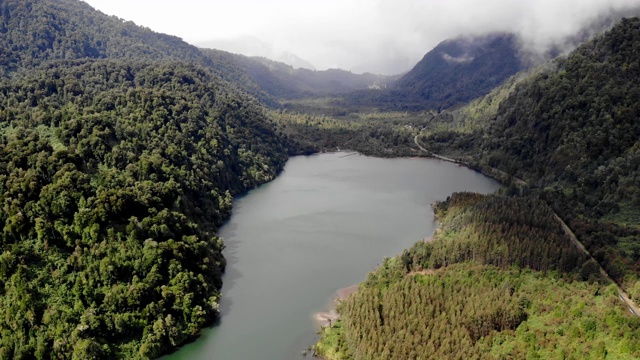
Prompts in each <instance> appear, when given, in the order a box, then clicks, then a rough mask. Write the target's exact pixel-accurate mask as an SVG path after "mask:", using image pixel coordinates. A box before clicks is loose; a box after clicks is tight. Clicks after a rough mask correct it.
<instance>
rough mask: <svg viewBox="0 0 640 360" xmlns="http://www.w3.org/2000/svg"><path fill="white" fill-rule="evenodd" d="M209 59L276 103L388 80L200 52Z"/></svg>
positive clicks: (360, 87) (340, 92)
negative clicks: (237, 72) (230, 67)
mask: <svg viewBox="0 0 640 360" xmlns="http://www.w3.org/2000/svg"><path fill="white" fill-rule="evenodd" d="M202 51H203V53H205V54H207V55H208V56H209V58H210V59H220V58H224V59H227V60H228V61H229V62H232V63H233V64H234V65H235V66H236V67H238V68H240V69H242V71H243V72H245V73H246V75H247V76H248V77H249V78H250V79H251V81H253V82H255V83H256V84H257V85H258V86H260V88H261V89H263V90H264V91H265V92H267V93H268V94H269V95H271V96H272V97H274V98H276V99H299V98H304V97H320V96H337V95H340V94H345V93H348V92H351V91H354V90H358V89H367V88H370V87H375V86H380V84H385V83H386V82H387V81H389V79H391V78H390V77H386V76H381V75H374V74H354V73H351V72H348V71H345V70H340V69H330V70H323V71H317V70H309V69H295V68H294V67H293V66H291V65H287V64H285V63H282V62H278V61H273V60H270V59H267V58H264V57H248V56H244V55H238V54H231V53H228V52H224V51H221V50H212V49H203V50H202Z"/></svg>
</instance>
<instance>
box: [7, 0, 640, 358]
mask: <svg viewBox="0 0 640 360" xmlns="http://www.w3.org/2000/svg"><path fill="white" fill-rule="evenodd" d="M639 5H640V4H639ZM639 8H640V7H638V6H636V7H634V8H633V9H634V10H633V11H632V10H621V9H619V10H618V11H613V10H612V11H611V12H609V13H607V14H603V15H602V16H599V17H597V19H596V20H594V22H593V24H591V25H589V26H587V27H585V28H584V29H582V30H581V31H578V32H575V33H574V34H571V36H570V37H569V38H567V39H566V42H565V43H563V44H564V45H563V46H562V47H560V46H558V47H557V48H549V49H548V51H547V52H543V53H540V54H538V55H539V56H538V57H535V56H532V54H531V53H529V52H527V51H530V49H529V48H527V47H526V44H524V43H523V42H524V39H525V38H524V37H523V35H522V34H516V33H510V32H500V31H489V32H483V33H478V34H466V35H465V36H458V37H453V38H450V39H446V40H442V41H441V42H440V43H438V44H436V45H435V46H434V47H433V49H431V50H430V51H429V52H427V53H426V54H425V55H424V56H423V58H422V60H420V61H419V62H418V63H417V64H415V66H414V67H413V68H412V69H410V70H409V71H407V72H406V73H403V74H398V75H394V76H389V75H384V76H383V75H375V74H370V73H363V74H355V73H352V72H349V71H345V70H340V69H327V70H310V69H304V68H294V67H293V66H291V65H287V64H284V63H280V62H277V61H273V60H270V59H266V58H261V57H251V56H245V55H239V54H233V53H229V52H225V51H221V50H216V49H203V48H198V47H195V46H193V45H190V44H189V43H187V42H185V41H183V40H182V39H181V38H179V37H177V36H173V35H166V34H161V33H157V32H154V31H153V30H151V29H149V28H146V27H142V26H138V25H136V24H135V23H133V22H131V21H127V20H124V19H120V18H118V17H116V16H108V15H105V14H103V13H101V12H99V11H97V10H95V9H94V8H93V7H92V6H90V5H89V4H87V3H85V2H83V1H79V0H3V1H1V2H0V225H1V226H2V232H0V310H1V311H0V313H1V314H2V316H0V358H1V359H153V358H159V357H163V356H166V358H168V359H181V358H200V359H207V358H216V359H235V358H246V359H254V358H255V359H257V358H268V359H294V358H300V357H302V356H306V357H311V356H312V355H313V354H314V353H316V354H318V355H321V356H323V357H324V358H326V359H327V360H337V359H431V358H465V359H507V358H508V359H535V358H544V359H547V358H550V359H551V358H558V359H559V358H565V359H578V358H594V359H596V358H598V359H608V358H611V359H636V358H639V357H640V342H638V340H637V336H635V335H636V334H637V332H638V331H639V330H640V318H639V317H638V316H637V314H638V310H637V305H635V304H638V303H639V302H640V210H639V209H640V155H639V154H640V151H639V149H640V142H639V141H638V139H639V138H640V125H639V124H640V122H639V121H638V120H639V119H640V86H639V85H638V81H637V80H638V79H639V78H640V67H639V66H638V64H639V63H640V19H639V18H638V17H634V15H637V14H638V13H640V12H639V11H638V9H639ZM585 26H586V25H585ZM567 44H569V45H571V46H569V45H567ZM527 49H528V50H527ZM425 158H431V159H425ZM498 183H499V184H500V185H499V184H498ZM480 193H481V194H483V195H481V194H480ZM434 216H435V219H437V224H438V226H439V227H440V230H439V231H438V232H437V233H436V234H434V237H433V240H431V241H427V242H425V241H422V239H424V238H425V237H427V236H428V235H429V234H431V233H432V232H433V231H434V229H435V227H436V221H435V220H434ZM576 244H578V246H576ZM353 284H359V285H358V290H357V291H355V292H354V293H353V294H351V295H350V296H348V297H346V298H345V299H344V300H343V301H341V302H340V303H339V304H338V306H337V309H336V310H337V312H338V313H339V314H340V320H338V321H333V322H332V323H331V324H330V325H329V326H324V327H323V328H322V329H321V330H320V329H318V328H314V323H313V321H312V320H311V316H312V314H313V313H315V312H318V311H322V310H324V307H326V306H327V303H330V302H331V299H330V298H331V296H332V294H333V293H334V292H335V291H336V290H338V289H340V288H343V287H346V286H350V285H353ZM621 299H622V300H624V301H621ZM318 330H320V334H319V337H320V339H319V342H318V343H317V344H316V345H315V346H314V345H313V343H315V342H316V341H317V340H318V335H317V334H316V331H318ZM302 352H304V354H302ZM167 354H169V355H167ZM163 358H164V357H163Z"/></svg>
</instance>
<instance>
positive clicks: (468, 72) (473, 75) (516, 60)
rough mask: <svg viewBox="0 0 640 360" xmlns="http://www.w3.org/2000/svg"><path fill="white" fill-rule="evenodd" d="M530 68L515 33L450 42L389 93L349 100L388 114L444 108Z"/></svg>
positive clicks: (369, 93)
mask: <svg viewBox="0 0 640 360" xmlns="http://www.w3.org/2000/svg"><path fill="white" fill-rule="evenodd" d="M524 68H525V64H524V63H523V62H522V60H521V59H520V56H519V50H518V43H517V39H516V36H515V35H513V34H491V35H486V36H479V37H462V38H457V39H453V40H446V41H443V42H442V43H440V44H439V45H438V46H436V47H435V48H434V49H433V50H431V51H430V52H428V53H427V54H426V55H425V56H424V58H422V60H420V62H418V64H416V66H414V67H413V69H412V70H411V71H409V72H408V73H406V74H405V75H403V76H402V77H401V78H400V79H399V80H398V81H396V82H395V83H393V84H392V85H390V86H389V87H388V88H387V89H383V90H380V91H361V92H356V93H354V94H351V95H350V96H348V97H347V99H348V101H349V102H351V103H353V104H356V105H358V104H360V105H371V106H380V107H382V108H386V109H406V110H421V109H445V108H449V107H452V106H455V105H458V104H462V103H465V102H468V101H470V100H473V99H475V98H478V97H481V96H483V95H486V94H487V93H489V92H490V91H491V90H492V89H493V88H495V87H496V86H498V85H499V84H501V83H502V82H503V81H504V80H506V79H507V78H509V77H510V76H512V75H514V74H515V73H517V72H518V71H521V70H523V69H524Z"/></svg>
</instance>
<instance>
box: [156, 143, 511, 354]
mask: <svg viewBox="0 0 640 360" xmlns="http://www.w3.org/2000/svg"><path fill="white" fill-rule="evenodd" d="M498 188H499V184H498V183H497V182H496V181H494V180H492V179H490V178H487V177H485V176H483V175H481V174H479V173H476V172H474V171H472V170H469V169H466V168H464V167H460V166H457V165H455V164H451V163H447V162H443V161H441V160H431V159H378V158H371V157H365V156H361V155H357V154H356V155H352V154H347V153H333V154H321V155H314V156H306V157H294V158H292V159H290V160H289V162H288V163H287V165H286V167H285V169H284V172H283V173H282V174H281V175H280V176H279V177H278V178H277V179H275V180H274V181H272V182H271V183H269V184H266V185H263V186H261V187H260V188H258V189H256V190H253V191H251V192H250V193H249V194H247V195H245V196H243V197H241V198H238V199H236V201H235V202H234V207H233V215H232V216H231V218H230V220H229V222H228V223H227V224H226V225H225V226H223V227H222V228H221V229H220V235H221V236H222V237H223V238H224V239H225V243H226V246H227V248H226V250H225V252H224V255H225V257H226V259H227V263H228V264H227V271H226V274H225V275H224V278H223V281H224V285H223V287H222V301H221V312H222V320H221V323H220V325H219V326H216V327H213V328H210V329H206V330H204V331H203V334H202V336H201V337H200V338H199V339H198V340H197V341H195V342H193V343H191V344H188V345H186V346H184V347H183V348H181V349H180V350H179V351H177V352H175V353H174V354H171V355H169V356H166V357H164V358H162V359H163V360H176V359H188V360H192V359H193V360H198V359H215V360H254V359H263V360H280V359H282V360H289V359H302V358H303V356H302V354H301V352H302V351H303V350H304V349H305V348H306V347H307V346H309V345H312V344H313V343H315V341H316V340H317V335H316V332H317V331H318V329H319V328H318V325H316V324H315V323H314V321H313V319H312V316H313V314H314V313H315V312H318V311H322V310H326V309H327V308H328V306H329V304H330V303H331V300H332V298H333V297H334V294H335V292H336V290H338V289H340V288H343V287H347V286H349V285H352V284H356V283H358V282H360V281H362V280H364V279H365V278H366V276H367V273H368V272H369V271H371V270H373V269H374V268H375V267H376V265H378V264H379V263H380V262H381V260H382V258H384V257H386V256H394V255H397V254H399V253H401V252H402V250H403V249H405V248H407V247H410V246H411V245H412V244H413V243H415V242H416V241H418V240H421V239H423V238H424V237H427V236H430V235H431V234H432V233H433V231H434V230H435V228H436V227H437V224H436V223H435V220H434V217H433V212H432V211H431V206H430V205H431V204H432V203H433V202H435V201H438V200H444V199H445V198H446V197H447V196H448V195H450V194H451V193H453V192H456V191H475V192H481V193H490V192H493V191H495V190H497V189H498Z"/></svg>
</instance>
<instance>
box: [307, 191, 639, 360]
mask: <svg viewBox="0 0 640 360" xmlns="http://www.w3.org/2000/svg"><path fill="white" fill-rule="evenodd" d="M435 210H436V213H437V216H438V219H439V220H440V221H441V224H442V230H441V232H439V233H438V234H437V235H436V236H435V239H434V240H433V242H419V243H417V244H416V245H415V246H414V247H413V248H411V249H409V250H407V251H405V252H404V253H403V254H402V255H401V256H398V257H396V258H392V259H387V260H386V261H385V262H384V264H383V265H382V266H381V267H380V268H378V269H377V270H376V271H374V272H373V273H371V274H370V275H369V278H368V279H367V280H366V281H365V282H364V283H362V284H360V287H359V289H358V291H357V292H356V293H355V294H353V295H351V296H350V297H349V298H347V299H346V300H345V301H344V302H342V303H341V304H340V305H339V306H338V311H339V312H340V314H341V320H340V321H338V322H337V323H335V324H333V325H332V326H331V327H328V328H325V329H324V330H323V333H322V339H321V341H320V343H319V344H318V345H317V351H318V352H319V353H320V354H321V355H323V356H325V357H327V358H328V359H332V360H333V359H525V358H526V359H551V358H570V359H578V358H582V357H587V358H604V357H607V358H608V357H611V358H616V359H634V358H637V357H638V356H640V341H638V339H637V337H635V336H633V334H635V332H637V331H638V330H639V329H640V321H638V318H637V317H635V316H632V315H630V314H628V312H627V311H626V309H625V308H624V307H623V306H622V303H621V302H619V300H618V299H617V294H616V292H615V290H614V288H613V287H608V286H607V285H606V283H604V282H600V281H601V279H600V278H599V273H598V268H597V266H594V265H595V264H594V263H593V262H592V261H586V258H585V257H584V255H583V254H581V253H580V251H579V250H578V249H577V248H575V247H574V246H573V245H572V244H571V242H570V239H569V238H568V237H567V236H566V235H565V234H564V233H563V231H562V229H561V228H560V225H559V224H558V223H557V222H556V221H555V220H554V219H553V212H552V211H551V209H550V208H548V207H547V206H546V205H545V204H544V203H543V202H542V201H540V200H537V199H534V198H504V197H499V196H496V195H490V196H484V195H478V194H465V193H463V194H454V195H452V196H451V198H450V199H448V200H447V201H446V202H443V203H438V204H436V206H435Z"/></svg>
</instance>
